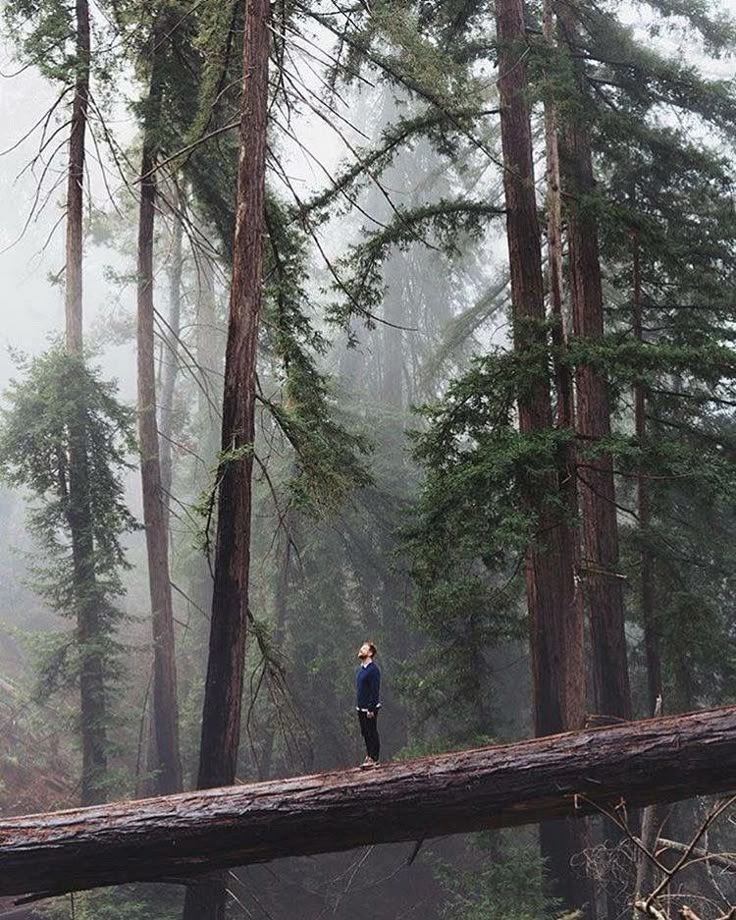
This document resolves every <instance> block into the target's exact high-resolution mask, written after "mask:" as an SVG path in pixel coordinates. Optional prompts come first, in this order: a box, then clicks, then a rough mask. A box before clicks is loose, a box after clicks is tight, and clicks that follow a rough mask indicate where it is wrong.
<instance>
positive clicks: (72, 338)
mask: <svg viewBox="0 0 736 920" xmlns="http://www.w3.org/2000/svg"><path fill="white" fill-rule="evenodd" d="M76 20H77V22H76V25H77V34H76V58H77V60H76V70H77V77H76V82H75V86H74V100H73V102H72V123H71V131H70V133H69V172H68V176H67V190H66V265H65V269H64V271H65V291H64V302H65V321H66V336H65V339H66V347H67V350H68V351H69V352H70V353H72V354H79V355H81V354H82V346H83V341H84V339H83V333H82V248H83V220H82V215H83V210H84V153H85V135H86V133H87V110H88V108H89V66H90V22H89V4H88V2H87V0H77V3H76Z"/></svg>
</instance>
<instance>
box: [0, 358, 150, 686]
mask: <svg viewBox="0 0 736 920" xmlns="http://www.w3.org/2000/svg"><path fill="white" fill-rule="evenodd" d="M22 369H23V371H24V372H25V375H24V378H23V379H22V380H16V381H14V382H13V383H12V384H11V386H10V389H9V391H8V393H7V396H6V399H7V402H8V406H7V408H5V409H4V410H3V412H2V417H1V419H0V472H1V473H2V476H3V478H4V480H5V481H6V482H7V483H8V484H10V485H13V486H16V487H21V488H26V489H28V491H29V492H30V495H31V499H32V505H31V509H30V513H29V528H30V531H31V533H32V534H33V536H34V537H35V539H36V540H37V542H38V544H39V547H40V549H41V553H40V557H37V558H36V561H34V562H33V563H32V567H31V571H32V574H33V577H34V587H35V588H36V590H37V591H38V593H39V594H40V595H41V596H42V597H43V598H44V600H46V602H47V603H48V604H49V605H50V606H51V607H52V608H53V609H54V610H57V611H58V612H59V613H62V614H63V615H64V616H68V617H71V616H74V615H76V612H77V610H78V608H79V606H80V605H89V604H93V605H94V606H95V607H96V609H97V615H98V617H99V622H100V627H101V631H100V634H99V636H98V637H96V638H94V639H92V640H91V641H93V642H96V643H98V645H99V646H100V647H99V648H97V649H96V651H98V652H99V653H100V654H101V655H102V656H103V657H104V658H105V659H107V660H109V662H110V667H111V674H110V676H111V677H113V676H114V673H112V671H114V669H113V659H114V658H115V656H116V653H117V651H118V647H117V645H116V643H115V641H114V638H113V637H114V633H115V629H116V627H117V624H118V623H119V622H120V617H121V614H120V612H119V610H117V608H116V607H115V606H114V603H113V600H114V598H115V597H117V596H119V595H121V594H122V593H123V585H122V581H121V571H122V570H124V569H125V568H126V567H127V562H126V559H125V552H124V549H123V546H122V543H121V540H122V537H123V535H124V534H125V533H127V532H129V531H131V530H133V529H135V528H136V526H137V525H136V522H135V520H134V518H133V517H132V515H131V514H130V512H129V511H128V508H127V506H126V504H125V501H124V484H123V473H124V471H125V470H126V469H127V468H128V466H129V465H128V462H127V456H128V454H129V453H130V452H131V451H132V450H133V448H134V441H133V415H132V413H131V411H130V410H129V409H127V408H125V407H124V406H122V405H121V404H120V403H119V402H118V401H117V398H116V395H115V391H116V387H115V384H114V383H110V382H105V381H103V380H102V379H101V378H100V375H99V372H98V371H96V370H94V369H93V368H91V367H90V366H89V365H88V364H87V363H86V362H85V361H82V360H80V359H78V358H76V357H74V356H71V355H69V354H67V353H66V352H65V351H64V350H63V349H61V348H53V349H51V350H50V351H48V352H46V353H45V354H43V355H41V356H40V357H38V358H34V359H33V360H32V361H30V362H26V363H24V364H23V365H22ZM80 419H83V432H84V434H83V439H84V442H85V445H86V465H87V474H88V496H89V510H90V517H89V521H90V524H89V526H90V528H91V532H90V534H89V537H90V538H91V541H92V545H93V572H91V573H90V575H92V576H93V577H91V578H88V579H87V580H86V581H85V582H84V584H80V582H79V580H78V579H77V578H75V568H74V559H73V555H72V543H71V539H72V536H71V534H72V517H73V508H72V504H71V498H70V475H71V471H70V466H69V456H70V450H71V442H72V437H73V432H75V431H77V430H78V427H79V422H80ZM39 559H40V561H39ZM78 652H79V649H78V647H77V644H76V638H74V637H73V636H72V635H70V634H66V633H62V634H58V635H57V636H56V637H49V639H48V641H47V642H46V643H45V645H44V647H43V648H42V649H41V659H42V661H43V662H44V666H43V668H42V671H41V686H42V687H45V688H46V690H48V691H50V690H52V689H53V688H55V687H56V686H58V685H59V683H60V682H63V681H64V680H69V679H70V678H71V679H74V677H75V676H76V674H77V673H78V668H79V660H78ZM62 675H66V676H65V677H62Z"/></svg>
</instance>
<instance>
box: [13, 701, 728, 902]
mask: <svg viewBox="0 0 736 920" xmlns="http://www.w3.org/2000/svg"><path fill="white" fill-rule="evenodd" d="M735 756H736V707H724V708H721V709H712V710H707V711H704V712H696V713H690V714H687V715H680V716H669V717H667V718H660V719H648V720H644V721H640V722H631V723H627V724H620V725H615V726H605V727H603V728H598V729H587V730H584V731H579V732H568V733H566V734H563V735H555V736H551V737H546V738H536V739H534V740H531V741H521V742H516V743H514V744H507V745H501V746H496V747H486V748H479V749H476V750H471V751H461V752H455V753H450V754H439V755H435V756H432V757H422V758H420V759H418V760H412V761H407V762H403V763H395V764H386V765H384V766H382V767H381V768H380V769H376V770H371V771H369V772H366V771H363V770H360V769H350V770H345V771H342V772H332V773H321V774H316V775H312V776H297V777H293V778H291V779H286V780H273V781H270V782H265V783H254V784H251V785H244V786H233V787H230V788H221V789H211V790H205V791H200V792H187V793H180V794H178V795H175V796H166V797H161V798H155V799H146V800H143V801H138V802H117V803H112V804H108V805H105V806H104V807H103V806H97V807H92V808H86V809H75V810H71V811H64V812H56V813H54V814H51V815H31V816H24V817H14V818H7V819H4V820H2V821H0V895H23V894H29V893H37V894H44V895H46V894H48V895H51V894H61V893H64V892H68V891H74V890H81V889H85V888H94V887H100V886H104V885H112V884H120V883H123V882H132V881H144V880H158V881H167V882H170V881H180V882H181V881H185V880H186V879H187V878H188V877H190V876H191V875H192V874H195V873H207V872H211V871H213V870H217V869H223V868H225V867H228V866H237V865H245V864H249V863H254V862H263V861H267V860H271V859H277V858H280V857H284V856H296V855H307V854H313V853H322V852H334V851H338V850H345V849H351V848H353V847H358V846H365V845H368V844H378V843H389V842H396V841H402V840H419V839H425V838H427V837H437V836H442V835H447V834H455V833H464V832H468V831H478V830H482V829H484V828H494V827H511V826H516V825H522V824H532V823H537V822H539V821H546V820H550V819H553V818H560V817H575V818H579V817H582V816H584V815H587V814H595V813H596V812H597V811H598V810H599V809H600V808H606V809H617V808H622V806H623V805H624V804H625V805H626V807H628V808H631V807H640V806H642V805H646V804H650V803H652V802H668V801H675V800H677V799H680V798H688V797H691V796H694V795H710V794H713V793H721V792H726V791H728V790H730V789H732V788H733V787H734V778H733V776H732V775H731V772H730V771H729V770H725V769H724V764H728V763H731V762H732V760H733V758H734V757H735Z"/></svg>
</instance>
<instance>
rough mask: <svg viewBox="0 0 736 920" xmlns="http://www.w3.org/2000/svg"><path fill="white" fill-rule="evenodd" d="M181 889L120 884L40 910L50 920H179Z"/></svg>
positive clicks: (51, 904) (76, 895)
mask: <svg viewBox="0 0 736 920" xmlns="http://www.w3.org/2000/svg"><path fill="white" fill-rule="evenodd" d="M181 908H182V889H181V888H180V887H177V886H173V885H155V886H154V885H144V884H141V885H119V886H117V887H116V888H110V889H100V890H97V891H83V892H78V893H76V894H73V895H68V896H67V897H65V898H56V899H54V900H52V901H51V902H50V903H49V904H48V905H47V906H45V907H44V908H43V913H42V915H43V916H45V917H49V918H50V920H68V918H69V917H74V918H75V920H179V917H181Z"/></svg>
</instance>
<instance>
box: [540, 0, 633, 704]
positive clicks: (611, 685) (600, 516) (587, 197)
mask: <svg viewBox="0 0 736 920" xmlns="http://www.w3.org/2000/svg"><path fill="white" fill-rule="evenodd" d="M557 15H558V21H559V24H560V27H561V33H562V36H563V40H564V42H565V43H566V46H567V48H568V49H570V50H571V51H572V50H573V49H574V48H575V47H576V42H575V38H576V35H577V25H576V13H575V11H574V10H573V9H572V8H571V7H570V5H568V4H567V3H559V4H558V6H557ZM574 69H575V74H576V80H575V83H576V89H577V98H576V100H575V103H574V104H572V105H569V106H568V107H567V117H566V119H565V122H564V126H563V133H562V140H563V145H562V151H561V152H562V168H563V174H564V178H565V186H566V192H567V198H566V200H567V202H568V203H569V207H568V209H567V214H566V217H567V236H568V247H569V272H570V294H571V301H572V320H573V331H574V333H575V335H576V336H577V337H578V338H579V339H585V340H589V341H591V340H592V341H593V342H596V341H600V340H601V339H602V337H603V287H602V281H601V264H600V254H599V250H598V227H597V220H596V216H595V211H594V209H593V204H592V201H591V199H592V196H593V191H594V179H593V162H592V153H591V143H590V134H589V130H588V126H587V124H586V116H585V109H586V106H585V101H586V92H585V86H584V77H583V74H582V73H581V70H580V67H579V66H576V65H574ZM575 386H576V402H577V404H576V432H577V436H578V439H579V441H580V442H581V445H584V446H585V447H586V448H587V450H586V451H585V452H582V451H581V452H580V455H579V457H578V465H577V469H578V483H579V492H580V506H581V511H582V548H583V559H582V574H584V576H585V590H586V594H587V601H588V609H589V616H590V632H591V642H592V673H593V690H594V695H595V702H596V706H597V709H598V712H599V713H600V714H601V715H604V716H610V717H613V718H621V719H629V718H631V691H630V687H629V670H628V663H627V654H626V636H625V633H624V604H623V589H622V577H621V572H620V569H619V535H618V521H617V518H616V513H617V512H616V489H615V484H614V478H613V461H612V458H611V455H610V453H607V452H606V451H605V448H604V447H602V446H601V445H602V444H603V443H604V442H605V440H606V438H609V437H610V434H611V404H610V396H609V387H608V381H607V379H606V377H605V375H604V374H603V373H602V372H601V371H600V369H598V368H596V367H595V366H594V365H593V364H591V363H588V362H585V361H580V362H578V364H577V366H576V368H575ZM583 461H584V462H583Z"/></svg>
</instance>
